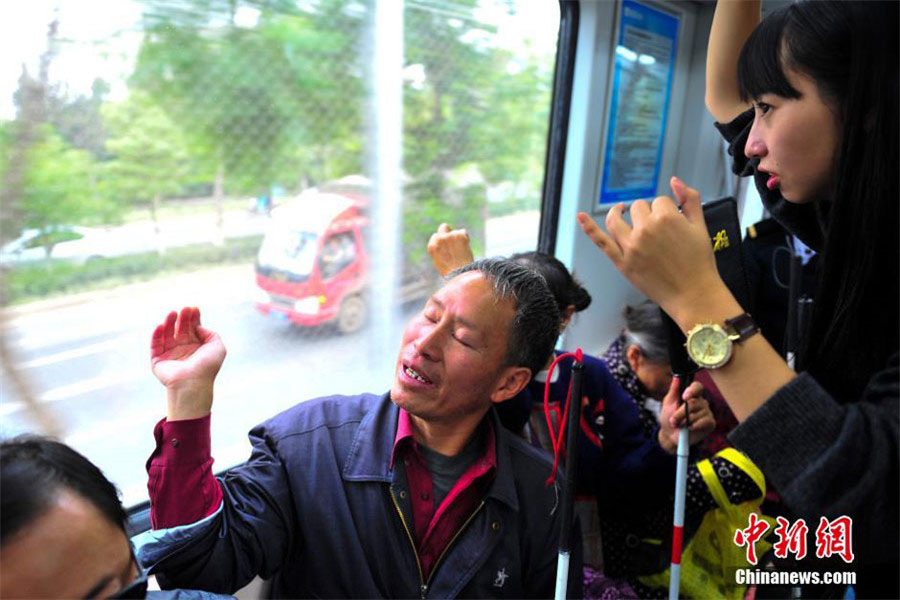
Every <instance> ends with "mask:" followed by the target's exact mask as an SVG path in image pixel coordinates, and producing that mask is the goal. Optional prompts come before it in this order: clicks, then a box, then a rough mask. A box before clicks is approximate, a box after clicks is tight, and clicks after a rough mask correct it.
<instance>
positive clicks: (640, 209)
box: [578, 177, 727, 329]
mask: <svg viewBox="0 0 900 600" xmlns="http://www.w3.org/2000/svg"><path fill="white" fill-rule="evenodd" d="M671 185H672V191H674V192H675V196H676V197H677V198H678V200H679V202H680V208H681V210H679V204H677V203H676V202H675V201H674V200H673V199H672V198H669V197H668V196H659V197H657V198H656V199H655V200H653V203H652V204H651V203H649V202H647V201H645V200H636V201H635V202H634V203H633V204H632V205H631V209H630V214H631V225H629V224H628V223H627V222H626V220H625V219H624V216H623V213H624V211H625V205H624V204H621V203H620V204H617V205H616V206H614V207H612V208H611V209H610V210H609V212H608V213H607V215H606V229H607V232H604V231H603V230H602V229H601V228H600V226H599V225H597V223H595V222H594V220H593V219H591V217H590V216H588V215H587V214H586V213H579V214H578V223H579V225H581V228H582V229H583V230H584V232H585V233H586V234H587V235H588V236H589V237H590V238H591V240H592V241H593V242H594V244H596V245H597V247H599V248H600V249H601V250H603V252H604V253H605V254H606V256H607V257H609V259H610V260H611V261H612V262H613V264H614V265H615V266H616V268H617V269H619V271H621V273H622V274H623V275H625V277H627V278H628V280H629V281H631V283H632V284H634V286H635V287H637V288H638V289H639V290H641V291H642V292H643V293H644V294H646V295H647V297H649V298H650V299H651V300H653V301H655V302H656V303H657V304H659V305H660V306H661V307H662V308H663V310H665V311H666V312H667V313H668V314H669V315H670V316H672V318H673V319H675V321H676V322H678V324H679V325H681V326H682V328H685V329H687V328H689V327H691V326H693V325H694V324H693V323H688V324H685V323H682V322H681V321H680V320H679V312H680V309H683V308H685V307H689V306H691V305H696V303H697V302H699V301H702V299H703V297H704V295H706V294H710V293H711V292H720V291H722V290H725V292H726V293H727V288H726V287H725V284H724V283H723V282H722V279H721V278H720V277H719V273H718V270H717V269H716V261H715V258H714V257H713V252H712V244H711V242H710V238H709V233H708V232H707V229H706V223H705V221H704V219H703V209H702V207H701V205H700V194H699V193H698V192H697V190H694V189H691V188H689V187H687V186H686V185H685V184H684V182H682V181H681V180H680V179H678V178H677V177H673V178H672V180H671Z"/></svg>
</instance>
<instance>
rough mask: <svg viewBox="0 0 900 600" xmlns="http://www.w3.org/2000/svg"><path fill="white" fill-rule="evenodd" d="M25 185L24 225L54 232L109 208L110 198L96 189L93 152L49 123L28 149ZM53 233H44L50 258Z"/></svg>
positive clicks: (23, 193) (53, 238)
mask: <svg viewBox="0 0 900 600" xmlns="http://www.w3.org/2000/svg"><path fill="white" fill-rule="evenodd" d="M26 164H27V168H26V171H25V177H24V185H23V186H22V204H21V213H22V225H23V226H24V227H29V228H34V229H40V230H42V231H45V232H52V231H54V230H56V229H58V228H59V227H60V226H61V225H71V224H74V223H80V222H86V221H90V220H92V219H96V216H97V215H98V214H103V213H104V212H108V203H109V200H108V199H105V198H101V197H99V196H97V195H96V194H94V193H93V191H92V188H93V186H92V181H93V177H94V176H95V173H96V163H95V161H94V160H93V157H92V156H91V154H90V152H87V151H86V150H79V149H77V148H72V147H71V146H69V145H68V144H67V143H66V142H65V141H64V140H63V139H62V138H61V137H60V136H59V134H57V133H56V132H55V131H53V129H52V128H51V127H50V126H49V125H42V126H41V127H40V128H39V138H38V140H37V141H36V143H34V144H33V145H32V146H31V147H30V148H29V149H28V151H27V162H26ZM57 241H58V238H57V237H56V236H54V235H45V236H43V242H44V249H45V250H46V251H47V256H48V258H49V256H50V252H51V251H52V249H53V245H54V244H55V243H56V242H57Z"/></svg>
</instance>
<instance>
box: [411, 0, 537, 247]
mask: <svg viewBox="0 0 900 600" xmlns="http://www.w3.org/2000/svg"><path fill="white" fill-rule="evenodd" d="M478 5H479V2H478V1H477V0H458V1H457V2H455V3H454V4H453V5H452V8H453V10H452V11H449V12H448V10H447V8H446V5H441V6H438V5H436V4H434V3H431V2H428V1H425V0H410V1H409V2H408V3H407V10H406V13H405V19H406V23H405V28H406V37H405V53H406V63H407V64H408V65H417V66H419V67H420V68H421V70H422V72H423V73H424V78H423V79H422V81H420V82H419V83H418V84H416V85H408V86H406V87H405V89H404V170H405V171H406V173H407V174H408V175H409V176H410V178H411V180H412V183H411V184H410V185H409V186H408V187H407V190H406V192H407V194H406V196H407V206H405V207H404V214H405V219H404V243H405V245H406V247H407V248H409V249H410V250H409V252H411V253H413V254H417V255H418V254H421V252H419V250H417V249H418V248H422V247H424V245H425V243H426V241H427V239H428V236H429V235H430V234H431V233H433V232H434V230H435V228H436V227H437V225H438V224H439V223H440V222H441V221H450V222H453V223H454V224H455V225H457V226H464V227H467V229H468V230H469V234H470V236H471V237H472V240H473V246H475V249H476V251H479V250H481V249H482V247H483V243H484V227H483V225H484V221H485V219H486V218H487V206H486V202H487V194H486V189H487V186H489V185H497V184H500V183H504V182H512V183H514V184H515V186H513V187H519V188H521V186H520V185H519V184H521V183H522V182H528V183H530V185H528V186H527V187H528V188H530V189H533V190H534V192H533V193H534V206H535V207H537V206H538V203H539V192H540V185H541V181H540V177H541V174H542V173H543V161H544V152H545V150H544V148H545V145H546V132H547V118H548V115H549V107H550V86H551V81H552V77H551V73H552V66H553V61H552V57H545V59H544V60H545V62H542V61H541V60H540V59H539V58H536V57H528V58H523V57H519V56H513V54H512V53H511V52H510V51H509V50H506V49H503V48H500V47H498V46H497V45H495V44H494V42H493V37H494V34H495V31H494V30H493V28H492V27H491V26H489V25H485V24H483V23H480V22H479V21H478V20H477V19H476V17H475V16H474V15H475V9H476V8H477V7H478Z"/></svg>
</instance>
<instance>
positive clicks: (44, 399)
mask: <svg viewBox="0 0 900 600" xmlns="http://www.w3.org/2000/svg"><path fill="white" fill-rule="evenodd" d="M146 377H147V372H146V371H144V370H141V371H126V372H124V373H119V374H117V375H100V376H98V377H92V378H90V379H85V380H83V381H76V382H75V383H70V384H68V385H62V386H59V387H56V388H53V389H51V390H47V391H46V392H44V393H42V394H41V395H40V396H38V402H39V403H40V404H48V403H50V402H56V401H57V400H65V399H66V398H73V397H75V396H81V395H84V394H88V393H90V392H96V391H98V390H102V389H104V388H109V387H113V386H116V385H121V384H123V383H131V382H133V381H137V380H139V379H144V378H146ZM24 408H25V403H24V402H22V401H21V400H16V401H14V402H0V417H6V416H9V415H11V414H14V413H17V412H19V411H20V410H23V409H24Z"/></svg>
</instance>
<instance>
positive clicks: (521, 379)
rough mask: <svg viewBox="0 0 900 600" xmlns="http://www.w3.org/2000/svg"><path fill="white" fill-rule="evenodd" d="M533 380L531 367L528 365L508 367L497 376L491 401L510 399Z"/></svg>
mask: <svg viewBox="0 0 900 600" xmlns="http://www.w3.org/2000/svg"><path fill="white" fill-rule="evenodd" d="M529 381H531V369H529V368H528V367H506V368H505V369H503V372H502V373H501V374H500V377H498V378H497V384H496V385H495V386H494V391H493V392H491V402H494V403H497V402H503V401H504V400H509V399H510V398H512V397H514V396H515V395H516V394H518V393H519V392H521V391H522V390H523V389H525V386H526V385H528V382H529Z"/></svg>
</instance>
